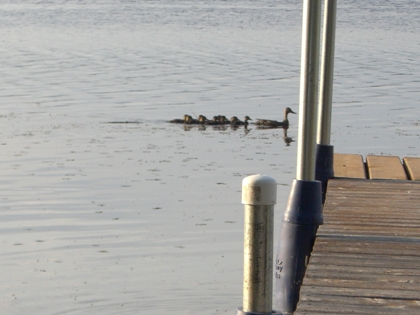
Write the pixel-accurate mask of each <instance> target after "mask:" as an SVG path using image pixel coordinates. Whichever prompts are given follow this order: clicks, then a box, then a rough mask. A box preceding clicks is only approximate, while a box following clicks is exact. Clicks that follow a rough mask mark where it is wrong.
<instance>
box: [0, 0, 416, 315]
mask: <svg viewBox="0 0 420 315" xmlns="http://www.w3.org/2000/svg"><path fill="white" fill-rule="evenodd" d="M419 10H420V4H418V3H417V1H404V2H403V1H393V2H389V1H388V2H384V1H366V2H363V3H362V2H358V1H340V2H339V4H338V12H337V18H338V20H337V39H336V63H335V82H334V104H333V122H332V136H331V139H332V144H333V145H334V148H335V151H336V152H339V153H358V154H363V155H366V154H379V155H397V156H400V157H404V156H419V147H418V143H419V134H420V131H419V121H420V115H419V100H420V92H419V89H418V86H419V81H420V64H419V62H418V54H419V50H420V33H419V31H418V30H419V29H420V25H419V24H420V18H419V17H420V15H419ZM0 15H1V18H0V41H1V45H0V73H1V76H0V98H1V100H2V106H1V107H0V122H1V126H2V128H1V129H0V147H1V148H2V150H1V154H0V157H1V163H0V172H1V181H0V191H1V193H0V215H1V218H2V222H3V224H2V228H1V229H0V232H1V239H2V242H1V259H2V262H3V264H2V280H3V285H2V289H1V290H2V291H1V293H2V294H1V296H2V298H1V308H2V310H3V313H4V314H24V313H31V314H86V313H89V314H137V313H140V312H144V311H147V312H148V313H151V314H158V313H161V312H162V311H164V312H170V313H172V314H195V313H197V312H202V313H207V314H220V313H232V312H234V311H235V309H236V307H238V306H240V305H241V303H242V264H243V262H242V259H243V258H242V250H243V206H242V205H241V203H240V202H241V182H242V179H243V178H244V177H245V176H247V175H250V174H255V173H261V174H266V175H269V176H272V177H274V178H275V179H276V180H277V182H278V205H277V206H276V213H275V219H276V222H275V226H276V227H277V226H279V225H280V220H281V215H282V211H283V209H284V206H285V203H286V201H287V197H288V194H289V189H290V184H291V182H292V180H293V178H294V177H295V168H296V166H295V163H296V142H290V143H286V142H285V141H284V133H283V130H282V129H268V130H259V129H257V128H256V127H255V126H254V125H250V126H249V127H248V129H247V130H246V129H244V128H243V127H240V128H235V129H232V128H230V127H226V128H213V127H211V126H207V127H206V128H199V127H196V126H194V127H191V128H185V127H184V126H182V125H177V124H169V123H167V120H169V119H173V118H181V117H182V116H183V115H184V114H190V115H192V116H194V117H195V116H198V115H200V114H203V115H206V116H208V117H213V115H226V116H228V117H231V116H234V115H236V116H238V117H240V118H242V117H244V116H245V115H248V116H250V117H251V118H253V119H256V118H268V119H277V120H281V119H282V115H283V110H284V108H285V107H287V106H289V107H291V108H292V109H293V110H295V111H298V103H299V99H298V97H299V75H300V45H301V43H300V41H301V20H302V3H301V2H296V1H281V2H279V1H258V2H254V1H245V0H240V1H219V0H217V1H195V2H191V1H165V0H161V1H147V2H145V1H128V0H127V1H124V0H118V1H88V0H84V1H82V0H81V1H58V0H53V1H23V0H21V1H12V0H10V1H3V2H2V3H1V4H0ZM289 119H290V128H289V130H288V133H287V136H288V137H290V138H291V139H292V140H296V137H297V128H298V126H297V122H298V117H297V115H290V117H289ZM115 121H124V122H125V121H130V122H135V123H129V124H110V123H109V122H115ZM276 235H278V231H277V230H276ZM275 244H277V239H276V241H275Z"/></svg>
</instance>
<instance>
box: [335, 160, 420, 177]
mask: <svg viewBox="0 0 420 315" xmlns="http://www.w3.org/2000/svg"><path fill="white" fill-rule="evenodd" d="M366 170H367V172H366ZM334 176H335V177H336V178H369V179H397V180H406V179H408V180H416V181H420V158H417V157H405V158H404V159H403V161H401V160H400V158H399V157H397V156H377V155H368V156H366V163H365V162H364V161H363V157H362V156H361V155H360V154H334Z"/></svg>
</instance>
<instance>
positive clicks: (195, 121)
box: [189, 115, 207, 125]
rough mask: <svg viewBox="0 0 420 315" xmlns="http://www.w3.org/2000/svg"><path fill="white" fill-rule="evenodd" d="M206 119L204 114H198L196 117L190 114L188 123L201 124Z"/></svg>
mask: <svg viewBox="0 0 420 315" xmlns="http://www.w3.org/2000/svg"><path fill="white" fill-rule="evenodd" d="M206 120H207V118H206V116H203V115H198V118H197V119H195V118H192V117H191V116H190V119H189V124H193V125H197V124H203V122H205V121H206Z"/></svg>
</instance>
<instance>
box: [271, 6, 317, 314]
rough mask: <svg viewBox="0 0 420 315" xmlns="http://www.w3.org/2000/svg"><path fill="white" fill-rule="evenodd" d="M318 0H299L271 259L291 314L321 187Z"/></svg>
mask: <svg viewBox="0 0 420 315" xmlns="http://www.w3.org/2000/svg"><path fill="white" fill-rule="evenodd" d="M320 19H321V0H304V6H303V25H302V31H303V34H302V62H301V76H300V100H299V132H298V136H299V139H298V154H297V174H296V179H295V180H294V181H293V183H292V188H291V191H290V196H289V201H288V204H287V206H286V210H285V212H284V216H283V222H282V227H281V231H280V242H279V249H278V254H277V258H276V310H277V311H279V312H281V313H283V314H293V312H294V311H295V310H296V308H297V303H298V301H299V294H300V287H301V284H302V281H303V277H304V275H305V272H306V266H307V264H308V261H309V257H310V255H311V251H312V246H313V243H314V240H315V236H316V231H317V229H318V225H320V224H322V198H321V196H322V189H321V183H320V182H319V181H315V164H316V163H315V162H316V161H315V145H316V118H317V117H316V115H317V101H318V78H319V37H320Z"/></svg>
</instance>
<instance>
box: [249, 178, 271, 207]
mask: <svg viewBox="0 0 420 315" xmlns="http://www.w3.org/2000/svg"><path fill="white" fill-rule="evenodd" d="M276 202H277V182H276V180H275V179H274V178H271V177H269V176H266V175H260V174H257V175H251V176H247V177H245V178H244V179H243V180H242V204H244V205H256V206H271V205H275V204H276Z"/></svg>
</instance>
